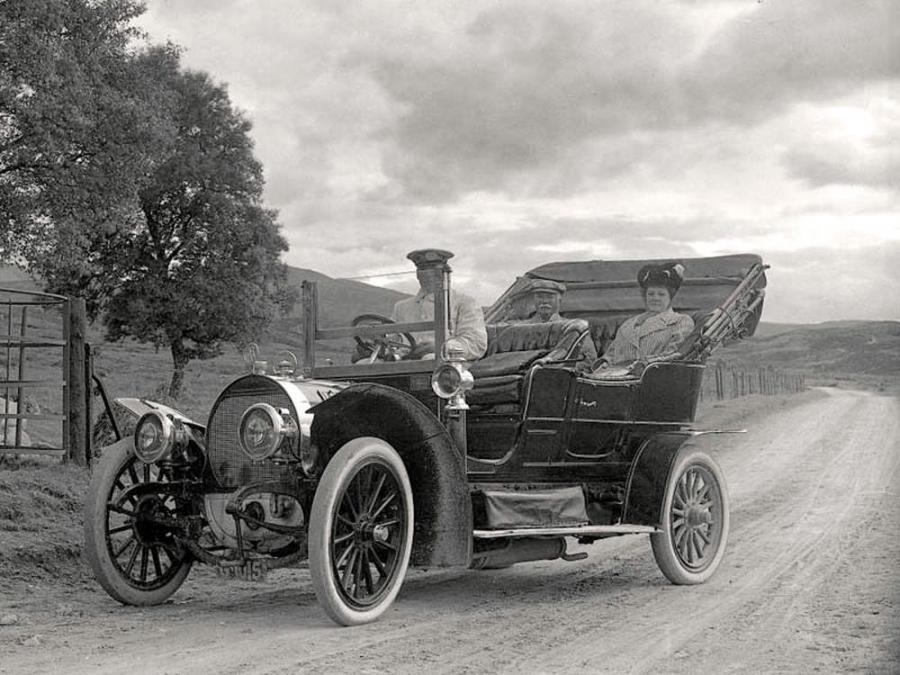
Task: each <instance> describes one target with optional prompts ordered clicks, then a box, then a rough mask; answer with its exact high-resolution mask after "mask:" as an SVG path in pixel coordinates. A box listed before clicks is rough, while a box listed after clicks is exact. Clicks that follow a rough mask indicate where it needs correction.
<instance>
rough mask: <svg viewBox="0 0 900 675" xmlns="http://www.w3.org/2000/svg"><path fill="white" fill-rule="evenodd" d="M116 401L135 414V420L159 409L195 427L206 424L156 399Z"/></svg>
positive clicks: (201, 426) (123, 399)
mask: <svg viewBox="0 0 900 675" xmlns="http://www.w3.org/2000/svg"><path fill="white" fill-rule="evenodd" d="M115 403H118V404H119V405H120V406H122V407H123V408H125V410H127V411H128V412H130V413H131V414H132V415H134V417H135V420H138V419H140V418H141V417H143V416H144V415H145V414H147V413H148V412H150V411H151V410H158V411H159V412H161V413H162V414H163V415H168V416H171V417H172V418H173V419H177V420H181V421H182V422H183V423H185V424H187V425H188V426H191V427H195V428H197V429H204V428H205V425H204V424H200V423H199V422H195V421H194V420H192V419H191V418H190V417H188V416H187V415H185V414H184V413H183V412H181V411H180V410H176V409H175V408H172V407H171V406H167V405H165V404H163V403H157V402H156V401H150V400H148V399H145V398H117V399H115Z"/></svg>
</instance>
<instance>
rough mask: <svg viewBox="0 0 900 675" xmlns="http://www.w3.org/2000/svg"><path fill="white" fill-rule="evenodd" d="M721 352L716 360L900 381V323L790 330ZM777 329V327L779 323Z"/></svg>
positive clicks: (765, 331)
mask: <svg viewBox="0 0 900 675" xmlns="http://www.w3.org/2000/svg"><path fill="white" fill-rule="evenodd" d="M783 325H784V326H789V327H788V328H786V329H785V330H778V329H777V328H776V329H775V330H772V326H773V324H769V326H766V325H765V324H763V325H761V326H760V328H761V330H759V331H758V332H757V334H756V335H755V336H754V337H752V338H750V339H748V340H744V341H743V342H741V343H738V344H735V345H732V346H729V347H726V348H723V349H720V350H719V351H717V352H716V353H715V354H714V358H721V359H727V360H735V361H740V362H744V363H747V364H752V365H772V366H773V367H776V368H786V369H798V370H799V369H802V370H805V371H807V372H808V373H810V374H813V375H818V376H822V377H828V376H833V375H840V374H843V375H866V376H873V377H879V376H884V377H898V376H900V321H827V322H824V323H819V324H799V325H793V326H792V325H789V324H783ZM774 326H776V327H777V326H778V324H774Z"/></svg>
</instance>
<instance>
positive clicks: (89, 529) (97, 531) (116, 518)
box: [84, 438, 193, 605]
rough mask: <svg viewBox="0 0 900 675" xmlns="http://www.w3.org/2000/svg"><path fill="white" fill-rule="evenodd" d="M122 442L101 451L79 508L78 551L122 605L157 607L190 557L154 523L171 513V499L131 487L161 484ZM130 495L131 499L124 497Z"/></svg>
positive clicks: (181, 577)
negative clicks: (80, 541) (81, 548)
mask: <svg viewBox="0 0 900 675" xmlns="http://www.w3.org/2000/svg"><path fill="white" fill-rule="evenodd" d="M132 443H133V441H132V439H131V438H126V439H122V440H121V441H119V442H117V443H114V444H113V445H111V446H109V447H107V448H105V449H104V450H103V454H102V456H101V458H100V461H99V462H98V464H97V466H96V468H95V469H94V475H93V477H92V479H91V484H90V487H89V488H88V493H87V497H86V499H85V508H84V552H85V557H86V558H87V561H88V564H89V565H90V567H91V570H92V571H93V573H94V576H95V577H96V578H97V581H99V582H100V585H101V586H103V588H104V589H105V590H106V592H107V593H109V595H110V596H111V597H113V598H114V599H116V600H118V601H119V602H121V603H123V604H126V605H158V604H160V603H162V602H164V601H165V600H166V599H167V598H168V597H169V596H171V595H172V594H173V593H174V592H175V591H177V590H178V588H179V587H180V586H181V584H182V583H184V580H185V578H186V577H187V575H188V572H190V569H191V565H192V563H193V558H192V557H191V555H190V554H189V553H188V552H186V551H184V550H183V549H182V548H181V547H180V546H178V545H177V544H176V543H175V541H174V540H173V537H172V532H171V530H169V529H168V528H166V527H165V526H164V525H161V524H160V521H163V520H165V519H166V518H167V517H170V516H173V515H174V514H175V503H174V498H173V497H172V496H171V495H168V494H165V493H164V492H160V493H159V494H157V493H154V492H153V491H152V490H151V491H148V492H143V493H142V494H140V495H134V493H133V490H132V488H134V487H135V486H140V485H142V484H146V483H155V482H161V481H164V480H165V476H163V475H161V474H160V471H159V468H158V467H157V466H155V465H150V464H144V463H143V462H141V461H139V460H138V459H137V458H136V457H135V456H134V453H133V452H132V451H131V447H132ZM128 491H131V494H132V496H130V497H129V496H128V495H127V494H126V492H128Z"/></svg>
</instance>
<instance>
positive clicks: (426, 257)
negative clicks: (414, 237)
mask: <svg viewBox="0 0 900 675" xmlns="http://www.w3.org/2000/svg"><path fill="white" fill-rule="evenodd" d="M406 257H407V258H409V259H410V260H412V261H413V263H415V265H416V267H434V266H436V265H443V264H444V263H446V262H447V261H448V260H450V258H452V257H453V254H452V253H450V251H445V250H443V249H440V248H419V249H416V250H415V251H410V252H409V253H407V254H406Z"/></svg>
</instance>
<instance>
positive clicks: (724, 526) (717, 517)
mask: <svg viewBox="0 0 900 675" xmlns="http://www.w3.org/2000/svg"><path fill="white" fill-rule="evenodd" d="M728 528H729V513H728V493H727V490H726V488H725V480H724V477H723V475H722V470H721V469H720V468H719V466H718V464H716V463H715V462H714V461H713V460H712V458H711V457H709V455H707V454H706V453H704V452H699V451H691V452H688V453H686V454H684V455H682V456H681V457H680V458H679V459H678V460H677V461H676V462H675V466H673V467H672V471H671V473H670V476H669V482H668V485H667V486H666V497H665V502H664V505H663V513H662V522H661V523H660V531H659V532H657V533H654V534H652V535H651V536H650V541H651V544H652V546H653V554H654V556H655V557H656V562H657V564H658V565H659V568H660V570H662V573H663V574H664V575H665V576H666V577H667V578H668V579H669V581H671V582H672V583H674V584H699V583H702V582H704V581H706V580H707V579H708V578H709V577H710V576H712V574H713V572H715V570H716V568H717V567H718V566H719V563H720V562H721V561H722V556H723V555H724V554H725V544H726V541H727V539H728Z"/></svg>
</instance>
